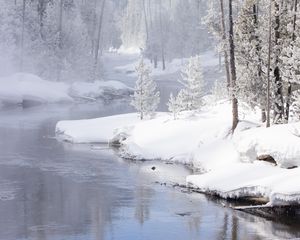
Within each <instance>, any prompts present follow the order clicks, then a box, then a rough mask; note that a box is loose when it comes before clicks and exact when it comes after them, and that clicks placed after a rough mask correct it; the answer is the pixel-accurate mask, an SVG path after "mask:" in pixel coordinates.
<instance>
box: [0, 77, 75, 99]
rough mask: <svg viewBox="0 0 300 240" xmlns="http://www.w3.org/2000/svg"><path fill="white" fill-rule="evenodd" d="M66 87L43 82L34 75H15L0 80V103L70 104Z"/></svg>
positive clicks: (62, 84)
mask: <svg viewBox="0 0 300 240" xmlns="http://www.w3.org/2000/svg"><path fill="white" fill-rule="evenodd" d="M72 101H73V100H72V98H71V97H70V96H69V95H68V86H67V85H66V84H64V83H57V82H50V81H45V80H43V79H41V78H39V77H38V76H36V75H33V74H28V73H17V74H14V75H11V76H8V77H2V78H0V102H2V103H3V104H26V103H29V104H30V103H58V102H72Z"/></svg>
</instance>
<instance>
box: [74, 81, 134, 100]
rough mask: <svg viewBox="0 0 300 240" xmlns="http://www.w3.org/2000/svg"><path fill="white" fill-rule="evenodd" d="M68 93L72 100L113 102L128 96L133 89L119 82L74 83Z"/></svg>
mask: <svg viewBox="0 0 300 240" xmlns="http://www.w3.org/2000/svg"><path fill="white" fill-rule="evenodd" d="M69 93H70V96H72V97H73V98H90V99H91V100H96V99H99V98H100V99H103V100H113V99H118V98H123V97H125V96H130V95H131V94H133V89H131V88H129V87H128V86H126V85H125V84H124V83H121V82H119V81H105V82H104V81H95V82H92V83H89V82H76V83H73V84H72V85H71V87H70V91H69Z"/></svg>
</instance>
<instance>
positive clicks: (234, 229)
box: [231, 214, 239, 240]
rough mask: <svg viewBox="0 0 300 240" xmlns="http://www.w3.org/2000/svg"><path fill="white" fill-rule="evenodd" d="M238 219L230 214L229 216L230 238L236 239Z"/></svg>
mask: <svg viewBox="0 0 300 240" xmlns="http://www.w3.org/2000/svg"><path fill="white" fill-rule="evenodd" d="M238 231H239V221H238V218H237V217H236V216H235V215H234V214H232V216H231V239H232V240H238Z"/></svg>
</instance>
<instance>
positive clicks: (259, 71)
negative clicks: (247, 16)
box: [253, 4, 267, 123]
mask: <svg viewBox="0 0 300 240" xmlns="http://www.w3.org/2000/svg"><path fill="white" fill-rule="evenodd" d="M253 18H254V19H253V20H254V24H255V27H256V28H258V5H257V4H253ZM255 39H256V42H257V43H256V53H257V56H258V65H257V77H258V79H259V81H260V82H262V81H263V79H262V59H261V43H260V41H259V36H258V34H257V33H256V34H255ZM260 105H261V106H260V107H261V121H262V122H263V123H264V122H266V119H267V117H266V108H265V101H263V102H261V103H260Z"/></svg>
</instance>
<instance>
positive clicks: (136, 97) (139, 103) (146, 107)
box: [131, 58, 160, 120]
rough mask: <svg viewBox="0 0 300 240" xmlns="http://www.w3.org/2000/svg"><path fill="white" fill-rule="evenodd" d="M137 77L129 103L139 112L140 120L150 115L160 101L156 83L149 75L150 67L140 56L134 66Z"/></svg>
mask: <svg viewBox="0 0 300 240" xmlns="http://www.w3.org/2000/svg"><path fill="white" fill-rule="evenodd" d="M136 72H137V74H138V79H137V81H136V85H135V90H134V94H133V96H132V101H131V105H132V106H133V107H134V108H135V109H136V110H137V111H138V112H139V113H140V118H141V120H143V119H144V117H145V116H150V117H151V116H152V115H153V114H154V112H155V110H156V109H157V107H158V104H159V102H160V97H159V92H158V91H157V86H156V83H155V82H154V81H153V79H152V78H151V77H150V69H149V68H148V67H147V66H146V64H145V63H144V59H143V58H141V59H140V62H139V64H138V66H137V67H136Z"/></svg>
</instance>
